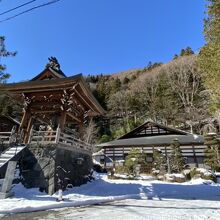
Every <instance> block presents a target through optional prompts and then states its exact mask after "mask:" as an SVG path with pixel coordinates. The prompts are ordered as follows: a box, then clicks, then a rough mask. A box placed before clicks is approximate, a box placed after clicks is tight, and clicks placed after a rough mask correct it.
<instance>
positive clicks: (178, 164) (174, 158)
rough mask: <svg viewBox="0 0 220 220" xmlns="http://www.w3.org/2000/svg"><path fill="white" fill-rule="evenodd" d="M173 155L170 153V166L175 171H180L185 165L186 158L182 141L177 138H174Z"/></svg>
mask: <svg viewBox="0 0 220 220" xmlns="http://www.w3.org/2000/svg"><path fill="white" fill-rule="evenodd" d="M171 149H172V152H171V155H170V168H171V172H173V173H180V172H181V171H182V170H183V169H184V166H185V160H184V157H183V156H182V151H181V149H180V143H179V141H178V140H177V139H174V140H173V142H172V144H171Z"/></svg>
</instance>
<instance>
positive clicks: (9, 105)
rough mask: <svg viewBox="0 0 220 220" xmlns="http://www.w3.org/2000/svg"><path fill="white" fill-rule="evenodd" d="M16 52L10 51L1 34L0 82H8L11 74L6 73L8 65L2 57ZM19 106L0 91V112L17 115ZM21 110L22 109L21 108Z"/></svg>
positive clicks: (13, 54)
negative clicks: (2, 61)
mask: <svg viewBox="0 0 220 220" xmlns="http://www.w3.org/2000/svg"><path fill="white" fill-rule="evenodd" d="M15 55H16V52H9V51H7V50H6V47H5V37H3V36H0V83H6V81H7V79H8V78H9V77H10V74H8V73H6V72H5V71H6V66H5V65H4V64H2V63H1V58H2V57H9V56H15ZM18 109H19V107H18V106H17V105H16V104H15V103H14V102H13V101H11V100H10V98H9V97H6V96H5V94H4V93H3V92H2V91H0V114H4V115H10V116H15V115H16V117H17V115H18V114H19V113H18V112H17V110H18ZM19 110H20V109H19Z"/></svg>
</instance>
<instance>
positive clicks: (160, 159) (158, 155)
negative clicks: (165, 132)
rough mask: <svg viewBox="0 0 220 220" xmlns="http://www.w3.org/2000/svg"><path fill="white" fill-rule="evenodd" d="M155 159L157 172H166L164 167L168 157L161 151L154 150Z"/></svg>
mask: <svg viewBox="0 0 220 220" xmlns="http://www.w3.org/2000/svg"><path fill="white" fill-rule="evenodd" d="M153 159H154V162H153V164H154V168H155V169H157V170H164V168H165V167H164V166H165V164H166V157H165V155H164V154H163V153H162V151H160V150H154V152H153Z"/></svg>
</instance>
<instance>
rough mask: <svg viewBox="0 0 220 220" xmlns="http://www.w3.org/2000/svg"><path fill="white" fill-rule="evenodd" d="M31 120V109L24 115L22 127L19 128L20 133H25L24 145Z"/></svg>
mask: <svg viewBox="0 0 220 220" xmlns="http://www.w3.org/2000/svg"><path fill="white" fill-rule="evenodd" d="M30 118H31V113H30V111H29V109H27V110H26V111H25V112H24V114H23V117H22V120H21V125H20V127H19V131H20V132H21V131H23V137H24V139H23V140H22V141H23V142H24V143H25V140H26V138H27V135H28V133H27V132H28V131H27V129H28V124H29V121H30Z"/></svg>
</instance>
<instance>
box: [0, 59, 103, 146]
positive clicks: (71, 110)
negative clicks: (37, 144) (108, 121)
mask: <svg viewBox="0 0 220 220" xmlns="http://www.w3.org/2000/svg"><path fill="white" fill-rule="evenodd" d="M49 61H50V62H49V63H48V64H47V65H46V67H45V69H44V70H43V71H42V72H41V73H40V74H38V75H37V76H36V77H34V78H33V79H32V80H30V81H27V82H21V83H12V84H2V85H1V86H0V89H1V90H5V91H6V93H7V94H8V95H9V96H10V97H12V98H13V99H15V100H17V101H18V102H19V103H21V104H22V105H23V112H24V113H23V118H22V120H21V125H20V131H22V132H23V142H24V143H27V142H28V140H29V135H30V130H31V128H32V127H33V126H37V124H38V125H39V124H40V123H41V124H45V125H46V126H47V125H49V126H50V129H51V131H54V130H56V129H57V127H59V128H60V130H61V131H64V129H65V127H68V126H69V127H71V128H74V130H75V131H76V132H78V133H79V136H80V134H81V133H82V129H83V125H84V121H85V120H86V119H88V118H92V117H94V116H97V115H101V114H103V113H104V110H103V109H102V107H101V106H100V105H99V103H98V102H97V101H96V99H95V98H94V96H93V95H92V93H91V91H90V90H89V88H88V86H87V84H86V82H85V80H84V79H83V76H82V75H81V74H79V75H75V76H71V77H66V75H65V74H64V73H63V72H62V71H61V70H60V66H59V63H58V62H57V60H56V58H54V57H51V58H49Z"/></svg>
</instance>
